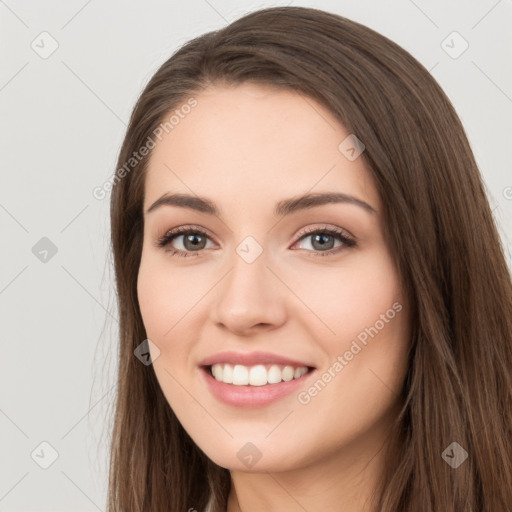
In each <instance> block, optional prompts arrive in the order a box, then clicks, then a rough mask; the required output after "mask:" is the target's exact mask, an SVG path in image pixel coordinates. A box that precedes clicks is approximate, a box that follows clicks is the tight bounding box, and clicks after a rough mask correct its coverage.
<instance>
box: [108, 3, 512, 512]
mask: <svg viewBox="0 0 512 512" xmlns="http://www.w3.org/2000/svg"><path fill="white" fill-rule="evenodd" d="M118 169H119V171H118V173H117V176H116V178H117V179H116V180H115V182H114V187H113V192H112V199H111V228H112V245H113V254H114V263H115V272H116V283H117V293H118V300H119V311H120V326H121V327H120V360H119V361H120V366H119V381H118V398H117V404H116V415H115V424H114V431H113V439H112V446H111V474H110V489H109V510H110V511H121V510H122V511H130V512H135V511H153V512H155V511H178V510H189V511H192V510H197V511H203V510H210V511H215V512H217V511H226V510H227V511H229V512H235V511H243V512H252V511H255V510H280V511H281V510H286V511H295V510H320V509H321V510H325V511H330V510H333V511H334V510H344V511H345V512H352V511H363V510H364V511H368V512H370V511H371V512H376V511H382V512H384V511H389V510H393V511H403V512H406V511H412V510H414V511H415V512H422V511H425V512H426V511H428V512H432V511H443V512H447V511H448V512H462V511H464V512H467V511H473V512H484V511H488V512H491V511H492V512H495V511H498V510H499V511H505V510H510V509H511V507H512V413H511V411H512V378H511V370H512V285H511V279H510V273H509V270H508V268H507V265H506V262H505V258H504V255H503V250H502V247H501V245H500V239H499V236H498V233H497V230H496V227H495V225H494V222H493V218H492V215H491V211H490V208H489V204H488V201H487V198H486V195H485V192H484V187H483V184H482V180H481V177H480V174H479V171H478V169H477V166H476V163H475V159H474V156H473V154H472V151H471V148H470V145H469V143H468V140H467V138H466V136H465V133H464V129H463V127H462V125H461V123H460V121H459V119H458V117H457V115H456V113H455V111H454V109H453V107H452V105H451V103H450V101H449V100H448V98H447V97H446V95H445V94H444V93H443V91H442V90H441V89H440V87H439V86H438V85H437V83H436V82H435V81H434V79H433V78H432V77H431V76H430V75H429V73H428V71H427V70H426V69H425V68H424V67H423V66H422V65H421V64H419V63H418V62H417V61H416V60H415V59H414V58H412V57H411V56H410V55H409V54H408V53H407V52H406V51H404V50H403V49H401V48H400V47H399V46H397V45H396V44H395V43H393V42H392V41H390V40H388V39H386V38H385V37H383V36H381V35H379V34H378V33H376V32H374V31H372V30H370V29H368V28H367V27H364V26H362V25H360V24H358V23H355V22H353V21H349V20H347V19H345V18H342V17H340V16H337V15H334V14H329V13H326V12H323V11H319V10H315V9H307V8H300V7H279V8H271V9H264V10H260V11H257V12H254V13H251V14H249V15H247V16H244V17H243V18H241V19H239V20H237V21H235V22H233V23H232V24H230V25H229V26H227V27H225V28H224V29H222V30H219V31H217V32H212V33H208V34H205V35H203V36H201V37H198V38H196V39H194V40H192V41H190V42H189V43H187V44H186V45H185V46H183V47H182V48H181V49H180V50H179V51H177V52H176V53H175V54H174V55H173V56H172V57H171V58H170V59H169V60H168V61H167V62H165V63H164V64H163V65H162V66H161V67H160V69H159V70H158V71H157V72H156V74H155V75H154V76H153V78H152V79H151V80H150V82H149V83H148V85H147V86H146V88H145V90H144V91H143V93H142V95H141V97H140V98H139V100H138V102H137V105H136V106H135V109H134V111H133V114H132V117H131V120H130V125H129V127H128V131H127V134H126V137H125V140H124V143H123V146H122V148H121V152H120V155H119V160H118ZM317 256H321V258H318V257H317ZM151 363H152V364H151Z"/></svg>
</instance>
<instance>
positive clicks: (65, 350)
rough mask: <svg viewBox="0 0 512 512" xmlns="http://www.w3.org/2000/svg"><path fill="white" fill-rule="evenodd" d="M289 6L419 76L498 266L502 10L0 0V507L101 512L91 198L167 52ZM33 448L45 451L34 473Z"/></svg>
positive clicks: (402, 1) (509, 183) (99, 349)
mask: <svg viewBox="0 0 512 512" xmlns="http://www.w3.org/2000/svg"><path fill="white" fill-rule="evenodd" d="M289 4H293V5H304V6H311V7H317V8H320V9H325V10H328V11H332V12H335V13H338V14H341V15H343V16H346V17H348V18H350V19H353V20H355V21H358V22H360V23H363V24H365V25H367V26H369V27H371V28H373V29H375V30H377V31H378V32H380V33H382V34H384V35H386V36H387V37H389V38H391V39H392V40H394V41H396V42H397V43H398V44H400V45H401V46H402V47H404V48H405V49H406V50H408V51H409V52H410V53H411V54H412V55H414V56H415V57H416V58H417V59H418V60H419V61H421V62H422V63H423V64H424V65H425V66H426V67H427V68H428V69H429V70H432V71H431V73H432V75H433V76H434V77H435V78H436V79H437V81H438V82H439V83H440V85H441V86H442V87H443V88H444V90H445V91H446V93H447V94H448V96H449V97H450V99H451V100H452V102H453V104H454V106H455V108H456V110H457V112H458V113H459V115H460V117H461V119H462V122H463V124H464V126H465V128H466V131H467V135H468V137H469V139H470V142H471V144H472V147H473V150H474V152H475V154H476V158H477V161H478V164H479V166H480V169H481V171H482V174H483V176H484V179H485V182H486V185H487V187H488V191H489V199H490V202H491V205H492V208H493V211H494V215H495V217H496V219H497V222H498V224H499V226H500V230H501V234H502V237H503V240H504V244H505V248H506V251H507V259H508V262H509V265H510V261H511V259H510V252H511V251H510V248H511V246H512V244H511V239H512V236H511V235H512V172H511V168H512V166H511V163H512V154H511V151H510V147H511V141H512V137H511V135H512V115H511V114H512V69H511V65H510V63H511V62H512V31H511V30H510V27H511V26H512V2H511V1H510V0H500V1H496V0H489V1H487V0H486V1H482V0H481V1H475V0H473V1H471V2H469V1H462V0H460V1H452V2H443V1H440V0H439V1H431V2H427V1H425V0H415V2H412V1H410V0H396V1H386V2H382V1H381V2H379V1H359V2H353V1H352V2H349V1H336V2H335V1H318V2H311V1H310V2H300V1H294V2H250V1H245V2H240V1H238V2H236V1H235V0H208V1H206V0H191V1H187V2H186V3H185V2H173V1H167V2H165V1H162V0H161V1H157V0H152V1H144V2H143V1H138V2H136V1H129V2H128V1H125V2H120V1H111V2H100V1H99V0H89V1H85V0H73V1H67V2H56V1H46V2H37V1H35V0H31V1H24V2H15V1H14V0H9V1H0V16H1V23H2V25H1V27H2V30H1V32H0V37H1V42H0V44H1V48H2V53H3V56H2V67H1V71H0V102H1V113H0V116H1V121H2V122H1V125H0V126H1V139H0V140H1V151H2V155H1V162H2V168H1V172H2V176H1V179H2V188H1V189H0V190H1V193H0V223H1V236H2V260H1V261H2V265H1V273H0V304H1V311H2V323H1V327H2V331H1V343H2V350H1V359H0V361H1V370H0V376H1V397H0V429H1V430H0V431H1V441H0V450H1V464H0V511H2V512H13V511H25V512H26V511H30V510H34V511H36V510H37V511H43V510H45V511H65V510H75V511H82V510H83V511H86V510H87V511H95V510H105V500H106V490H107V486H106V483H107V451H106V449H107V441H108V431H109V428H110V427H109V426H108V423H106V418H108V412H109V409H108V407H109V406H110V405H111V404H112V401H113V397H114V393H115V388H114V382H115V374H116V347H117V325H116V318H117V311H116V308H115V306H114V293H113V279H112V277H113V273H112V269H111V260H110V258H109V256H108V251H109V248H108V240H109V228H108V223H109V219H108V204H109V197H107V198H105V199H103V200H101V201H99V200H96V199H95V198H94V197H93V195H92V190H93V188H94V187H96V186H100V185H102V184H103V183H104V182H105V180H107V179H108V178H109V177H110V175H111V174H112V173H113V172H114V170H115V164H116V159H117V154H118V151H119V148H120V145H121V142H122V139H123V136H124V132H125V128H126V123H127V121H128V119H129V115H130V112H131V109H132V108H133V106H134V104H135V101H136V99H137V97H138V95H139V93H140V92H141V90H142V88H143V86H144V85H145V84H146V83H147V81H148V80H149V78H150V77H151V76H152V74H153V73H154V72H155V71H156V69H157V67H158V66H159V65H160V64H161V63H162V62H164V60H166V59H167V58H168V57H169V56H170V55H171V53H172V52H173V51H174V50H175V49H177V48H178V47H179V46H180V45H181V44H183V43H184V42H185V41H187V40H188V39H190V38H192V37H194V36H196V35H199V34H202V33H204V32H206V31H210V30H214V29H218V28H221V27H223V26H224V25H226V24H227V23H228V22H230V21H232V20H234V19H235V18H237V17H239V16H240V15H242V14H244V13H246V12H249V11H252V10H255V9H257V8H260V7H266V6H270V5H289ZM44 31H47V32H48V33H49V34H50V35H51V38H53V39H54V40H55V41H56V42H57V43H58V48H57V50H56V51H55V52H54V53H53V54H52V55H50V56H49V57H48V58H42V57H41V56H40V54H39V53H37V52H36V51H35V50H34V49H33V48H32V47H31V45H32V44H33V45H34V46H35V47H36V48H38V50H39V52H42V51H43V50H44V51H48V49H49V48H51V47H50V43H51V40H50V38H49V36H40V34H41V33H42V32H44ZM453 31H457V32H458V33H459V34H460V35H461V36H462V37H463V38H464V39H465V40H466V41H467V42H468V44H469V47H468V49H467V50H466V51H465V52H464V53H462V54H461V55H460V56H459V57H458V58H452V56H450V55H449V54H448V53H447V51H446V50H448V48H447V47H446V45H448V47H450V46H451V47H452V49H451V50H448V51H451V52H452V53H453V52H457V51H458V50H460V49H461V46H460V44H462V41H461V40H460V39H453V36H451V37H450V38H448V39H447V40H446V38H447V36H449V35H450V34H451V33H452V32H453ZM456 37H457V36H456ZM42 38H46V39H44V40H43V41H41V39H42ZM445 40H446V42H445V43H443V41H445ZM452 41H453V42H452ZM43 237H47V238H48V239H49V240H51V242H52V243H53V244H54V245H55V246H56V248H57V252H56V254H55V255H53V256H51V252H50V253H48V255H47V256H46V259H47V261H46V262H43V261H41V260H40V258H44V253H39V255H38V257H36V254H34V252H36V253H38V252H39V251H42V250H43V249H41V247H40V246H39V245H36V244H38V242H39V241H40V239H41V238H43ZM39 243H42V244H44V243H47V242H39ZM34 246H36V249H35V250H34V252H33V247H34ZM461 256H462V257H463V255H461ZM43 441H45V442H47V443H49V444H50V445H51V446H52V447H53V449H55V450H56V452H57V453H58V458H57V459H56V460H55V462H53V464H52V465H51V466H49V467H48V469H42V468H41V467H40V464H43V465H44V464H45V463H47V464H48V463H49V462H51V460H52V459H51V457H52V449H51V448H49V447H48V446H47V445H42V446H41V443H42V442H43ZM34 450H35V451H34ZM31 454H32V455H31Z"/></svg>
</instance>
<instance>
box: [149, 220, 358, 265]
mask: <svg viewBox="0 0 512 512" xmlns="http://www.w3.org/2000/svg"><path fill="white" fill-rule="evenodd" d="M191 234H194V235H197V234H199V235H201V236H205V237H207V238H210V237H209V236H208V234H207V233H206V232H205V231H204V230H203V229H201V228H199V227H194V226H187V227H179V228H176V229H173V230H171V231H169V232H167V233H166V234H165V235H164V236H162V237H161V238H159V239H158V240H157V242H156V243H155V246H156V247H159V248H162V249H164V250H165V252H168V253H170V254H171V256H178V257H179V258H185V257H188V256H192V255H193V256H199V255H200V253H201V252H202V251H204V250H205V249H200V250H198V251H182V250H181V249H166V248H165V247H166V246H167V245H168V244H170V243H171V242H172V241H173V240H174V239H175V238H177V237H178V236H184V235H191ZM318 234H328V235H331V236H334V237H337V238H338V240H340V241H341V242H343V244H344V246H346V247H354V246H355V245H356V241H355V240H354V239H353V238H351V237H349V236H347V234H346V233H345V232H344V231H341V230H338V229H333V228H327V227H325V228H323V229H322V228H312V229H307V230H305V231H304V232H303V233H302V234H301V235H300V236H299V238H298V240H297V242H299V241H300V240H302V239H303V238H307V237H308V236H312V235H318ZM297 242H295V243H297ZM344 246H343V245H342V246H339V247H335V248H333V249H329V250H328V251H314V250H313V251H311V250H307V251H308V252H312V253H313V255H314V256H330V255H332V254H335V253H338V252H339V251H340V250H342V249H343V248H344Z"/></svg>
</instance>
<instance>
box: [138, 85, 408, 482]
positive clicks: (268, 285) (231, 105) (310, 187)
mask: <svg viewBox="0 0 512 512" xmlns="http://www.w3.org/2000/svg"><path fill="white" fill-rule="evenodd" d="M195 100H196V101H197V104H195V106H194V107H193V108H183V109H181V110H180V108H179V107H178V111H179V112H180V115H178V116H177V117H176V119H177V120H178V121H176V119H175V120H174V123H173V125H172V129H168V130H167V131H168V133H166V132H165V130H164V131H163V136H162V137H161V140H158V139H156V142H157V145H156V147H155V148H154V149H153V150H152V155H151V159H150V163H149V167H148V175H147V177H146V182H145V199H144V244H143V250H142V260H141V264H140V269H139V276H138V299H139V304H140V309H141V312H142V317H143V321H144V325H145V328H146V333H147V337H148V339H149V340H151V342H152V343H153V344H154V345H151V344H150V346H152V347H153V348H152V355H153V358H154V362H153V368H154V371H155V374H156V377H157V379H158V381H159V383H160V386H161V388H162V391H163V393H164V394H165V397H166V399H167V401H168V402H169V405H170V406H171V407H172V409H173V411H174V412H175V414H176V416H177V417H178V419H179V421H180V422H181V424H182V425H183V427H184V428H185V430H186V431H187V432H188V434H189V435H190V436H191V438H192V439H193V440H194V441H195V443H196V444H197V445H198V446H199V447H200V448H201V449H202V450H203V451H204V452H205V453H206V455H208V457H210V458H211V459H212V460H213V461H214V462H216V463H217V464H219V465H220V466H223V467H226V468H229V469H232V470H241V471H257V472H259V471H286V470H287V469H297V468H300V467H306V466H307V465H311V464H314V463H318V462H321V461H326V460H328V459H329V460H334V459H336V458H338V459H339V460H345V461H347V462H346V464H348V465H349V464H350V463H351V462H350V461H352V460H353V457H360V456H361V454H363V455H364V454H367V457H366V458H367V459H369V458H370V457H371V456H372V455H374V454H375V453H376V452H377V451H378V450H379V448H380V447H381V446H382V444H383V442H384V437H385V435H386V434H387V433H388V432H387V428H388V426H389V422H390V420H391V419H392V418H393V415H394V414H395V413H396V408H397V406H398V405H399V403H398V393H399V391H400V388H401V386H402V384H403V380H404V378H405V374H406V370H407V350H408V343H409V319H408V309H407V305H406V304H405V303H404V297H403V295H402V290H401V288H400V285H399V280H398V275H397V272H396V269H395V268H394V265H393V262H392V258H391V255H390V252H389V250H388V247H387V245H386V242H385V238H384V231H385V227H384V226H383V224H382V218H381V202H380V199H379V197H378V194H377V191H376V189H375V186H374V184H373V183H372V180H371V177H370V174H369V172H368V171H367V169H366V167H365V163H364V162H363V158H362V157H358V153H359V151H360V150H361V147H360V146H357V144H355V142H354V139H352V138H351V137H349V135H350V134H349V133H348V132H347V131H346V130H345V129H344V128H343V127H342V126H341V125H340V124H339V123H338V122H337V120H336V119H335V118H334V117H333V115H332V114H331V113H330V112H329V111H328V110H326V109H325V108H324V107H322V106H321V105H320V104H318V103H317V102H315V101H314V100H313V99H311V98H308V97H304V96H301V95H299V94H296V93H294V92H291V91H284V90H281V91H278V90H275V89H271V88H268V87H262V86H257V85H251V84H244V85H242V86H236V87H235V86H232V87H221V86H215V87H210V88H209V89H207V90H206V91H204V92H201V93H200V94H197V95H196V96H195ZM184 104H186V102H185V103H184ZM185 112H186V113H185ZM161 132H162V130H160V132H159V133H161ZM347 137H349V138H348V139H347ZM363 142H364V141H363ZM176 194H180V195H182V197H181V199H179V198H175V200H172V199H168V200H167V201H166V200H161V198H163V197H168V198H170V197H172V196H173V195H176ZM323 194H331V195H337V196H332V197H331V199H330V200H328V198H327V199H326V196H325V197H324V196H322V195H323ZM304 195H312V198H310V199H301V197H302V196H304ZM183 196H186V198H184V197H183ZM322 197H324V199H321V198H322ZM159 200H160V201H159ZM157 201H158V202H159V204H155V202H157ZM203 201H207V202H206V203H203ZM152 205H154V206H153V208H151V207H152ZM150 208H151V211H149V212H148V210H149V209H150ZM178 228H179V230H181V231H177V232H176V231H175V230H177V229H178ZM171 230H172V231H173V233H171V234H174V235H175V236H174V237H173V238H167V243H166V245H165V246H163V247H160V246H158V242H159V240H160V239H161V238H162V237H164V235H166V234H168V233H169V232H170V231H171ZM184 232H185V234H184ZM172 251H176V253H175V254H173V253H172ZM142 341H143V340H141V342H142ZM155 347H157V349H156V348H155ZM213 363H216V366H214V368H213V370H214V372H215V374H216V377H217V378H216V377H213V376H212V375H211V371H210V366H211V365H212V364H213ZM286 367H288V368H286ZM306 371H307V373H304V372H306ZM217 379H220V380H217ZM290 379H291V380H290ZM224 380H225V381H226V382H222V381H224ZM233 381H234V382H233ZM269 381H270V383H269ZM265 382H267V384H265ZM348 454H353V457H352V458H351V457H348V458H347V455H348ZM338 462H339V461H338ZM338 467H339V466H338Z"/></svg>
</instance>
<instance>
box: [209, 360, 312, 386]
mask: <svg viewBox="0 0 512 512" xmlns="http://www.w3.org/2000/svg"><path fill="white" fill-rule="evenodd" d="M202 368H203V369H204V370H205V371H206V372H207V373H208V374H209V375H211V376H212V377H213V378H214V379H215V380H216V381H218V382H222V383H224V384H232V385H234V386H265V385H267V384H270V385H272V384H279V383H281V382H289V381H291V380H298V379H300V378H302V377H303V376H304V375H307V374H308V373H310V372H311V371H312V370H314V368H313V367H310V366H290V365H280V364H256V365H253V366H245V365H242V364H234V365H233V364H228V363H225V364H223V363H217V364H213V365H209V366H203V367H202Z"/></svg>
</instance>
